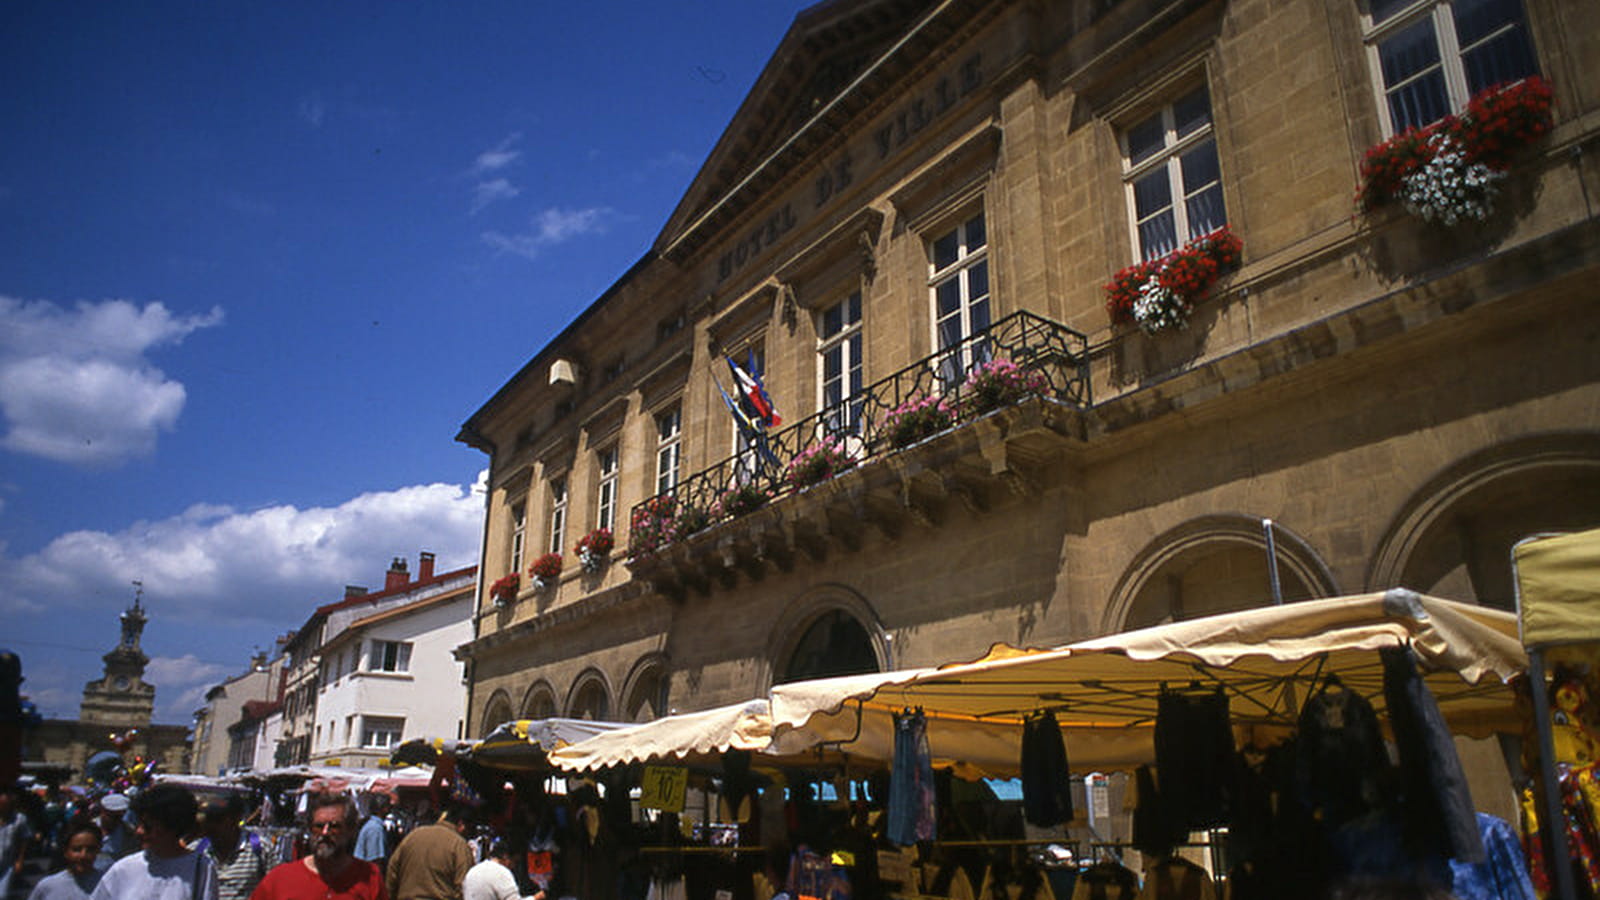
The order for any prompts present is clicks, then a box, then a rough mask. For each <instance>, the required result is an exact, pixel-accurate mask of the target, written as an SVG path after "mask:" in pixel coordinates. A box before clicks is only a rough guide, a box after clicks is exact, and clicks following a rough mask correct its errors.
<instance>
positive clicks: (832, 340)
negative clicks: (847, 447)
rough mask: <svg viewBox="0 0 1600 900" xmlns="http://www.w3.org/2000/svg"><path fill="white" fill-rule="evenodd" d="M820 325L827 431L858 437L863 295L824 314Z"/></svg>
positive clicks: (857, 293)
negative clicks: (856, 434) (855, 434)
mask: <svg viewBox="0 0 1600 900" xmlns="http://www.w3.org/2000/svg"><path fill="white" fill-rule="evenodd" d="M818 322H819V326H818V328H817V338H818V341H819V343H818V347H817V357H818V359H817V366H818V370H819V374H820V376H821V379H822V408H823V410H824V411H825V412H826V415H825V416H824V421H823V427H824V428H826V429H827V431H828V433H830V434H841V433H850V434H854V433H855V432H856V431H857V430H858V429H859V428H860V427H861V371H862V369H861V292H860V291H854V292H852V293H851V294H850V296H849V297H846V298H845V299H844V300H841V301H839V302H838V303H835V304H834V305H832V306H830V307H828V308H827V309H825V310H823V311H822V314H821V315H820V316H819V317H818Z"/></svg>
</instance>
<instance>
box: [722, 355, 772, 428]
mask: <svg viewBox="0 0 1600 900" xmlns="http://www.w3.org/2000/svg"><path fill="white" fill-rule="evenodd" d="M722 358H723V359H725V360H727V361H728V370H729V371H730V372H732V373H733V387H734V390H736V391H738V393H739V402H740V403H741V404H743V406H744V407H745V411H746V412H747V413H748V414H749V415H750V418H752V419H754V420H755V421H756V422H758V423H760V425H761V427H762V428H776V427H777V426H779V425H782V424H783V420H782V419H780V418H779V417H778V411H777V410H776V409H773V408H772V398H771V397H768V396H767V389H766V388H764V387H762V386H761V379H760V378H758V377H756V376H755V375H752V374H750V373H749V372H746V371H745V370H744V369H741V368H740V367H739V364H738V363H736V362H734V361H733V357H731V356H723V357H722Z"/></svg>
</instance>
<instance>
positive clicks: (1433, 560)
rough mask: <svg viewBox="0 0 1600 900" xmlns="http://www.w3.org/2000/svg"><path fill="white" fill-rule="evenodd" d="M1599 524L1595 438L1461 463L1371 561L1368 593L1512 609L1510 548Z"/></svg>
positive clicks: (1525, 444)
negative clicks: (1411, 594)
mask: <svg viewBox="0 0 1600 900" xmlns="http://www.w3.org/2000/svg"><path fill="white" fill-rule="evenodd" d="M1597 526H1600V437H1595V436H1592V435H1545V436H1539V437H1533V438H1527V439H1524V440H1519V441H1513V442H1510V443H1507V444H1504V445H1501V446H1498V447H1494V448H1491V449H1489V450H1486V451H1483V452H1481V453H1477V454H1474V455H1473V456H1471V457H1469V458H1467V459H1464V460H1463V461H1462V462H1460V463H1458V464H1457V465H1455V466H1452V467H1450V468H1449V469H1447V470H1446V471H1444V472H1442V473H1440V474H1439V475H1438V476H1437V477H1435V478H1434V479H1433V480H1432V481H1430V482H1429V483H1428V484H1427V485H1425V486H1424V487H1423V488H1422V489H1421V490H1419V491H1418V492H1417V494H1416V495H1415V496H1414V497H1413V498H1412V499H1411V501H1410V502H1409V503H1407V504H1406V506H1405V507H1404V508H1403V509H1402V511H1401V513H1400V515H1398V516H1396V518H1395V521H1394V523H1393V524H1392V525H1391V526H1390V527H1389V529H1388V531H1387V532H1386V534H1385V535H1384V538H1383V540H1382V541H1381V542H1380V544H1379V548H1378V552H1377V553H1376V554H1375V555H1374V559H1373V564H1372V568H1371V572H1370V574H1369V576H1368V582H1369V584H1368V587H1369V588H1370V589H1372V590H1381V589H1383V588H1389V587H1408V588H1411V589H1412V590H1415V591H1420V592H1422V593H1425V594H1433V595H1436V596H1440V597H1448V598H1450V599H1453V600H1469V601H1477V602H1479V603H1482V604H1484V605H1487V606H1495V607H1499V608H1501V609H1511V608H1513V607H1514V606H1515V604H1516V587H1515V584H1514V576H1513V573H1512V570H1511V548H1512V547H1513V546H1514V545H1515V544H1516V543H1517V542H1518V541H1520V540H1522V539H1523V538H1525V537H1529V536H1531V535H1535V534H1541V533H1550V532H1565V531H1581V530H1584V529H1587V528H1594V527H1597Z"/></svg>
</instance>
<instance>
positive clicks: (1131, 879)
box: [1072, 860, 1139, 900]
mask: <svg viewBox="0 0 1600 900" xmlns="http://www.w3.org/2000/svg"><path fill="white" fill-rule="evenodd" d="M1138 895H1139V876H1137V875H1135V874H1133V872H1131V871H1129V870H1128V868H1127V867H1125V866H1123V865H1122V864H1120V863H1115V862H1111V861H1109V860H1106V861H1103V862H1097V863H1095V864H1094V865H1092V866H1090V867H1089V868H1087V869H1084V870H1083V871H1082V872H1080V873H1079V874H1078V881H1077V883H1076V884H1075V885H1074V886H1073V888H1072V900H1134V898H1135V897H1137V896H1138Z"/></svg>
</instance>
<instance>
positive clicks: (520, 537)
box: [511, 501, 528, 572]
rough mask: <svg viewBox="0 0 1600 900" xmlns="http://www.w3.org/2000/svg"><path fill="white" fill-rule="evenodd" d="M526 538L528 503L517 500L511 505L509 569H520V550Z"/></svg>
mask: <svg viewBox="0 0 1600 900" xmlns="http://www.w3.org/2000/svg"><path fill="white" fill-rule="evenodd" d="M527 540H528V504H527V502H526V501H522V502H518V503H516V504H514V505H512V507H511V571H513V572H520V571H522V552H523V549H524V548H525V546H526V544H527Z"/></svg>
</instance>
